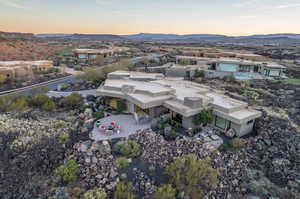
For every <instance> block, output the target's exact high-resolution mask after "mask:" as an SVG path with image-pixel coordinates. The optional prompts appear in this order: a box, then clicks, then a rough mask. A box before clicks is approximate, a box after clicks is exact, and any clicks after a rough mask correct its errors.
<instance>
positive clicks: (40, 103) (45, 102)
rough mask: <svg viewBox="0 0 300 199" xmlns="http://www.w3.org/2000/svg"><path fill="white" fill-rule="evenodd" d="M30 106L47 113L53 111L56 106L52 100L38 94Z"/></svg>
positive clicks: (32, 99)
mask: <svg viewBox="0 0 300 199" xmlns="http://www.w3.org/2000/svg"><path fill="white" fill-rule="evenodd" d="M30 105H31V106H34V107H38V108H41V109H43V110H45V111H53V110H54V109H55V108H56V105H55V103H54V101H53V99H52V98H50V97H49V96H47V95H45V94H38V95H35V96H33V97H32V98H31V100H30Z"/></svg>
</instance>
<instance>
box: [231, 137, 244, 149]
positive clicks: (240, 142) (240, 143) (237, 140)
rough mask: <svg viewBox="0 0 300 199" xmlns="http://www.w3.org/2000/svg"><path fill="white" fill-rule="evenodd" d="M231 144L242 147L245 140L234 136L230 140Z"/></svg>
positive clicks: (237, 147)
mask: <svg viewBox="0 0 300 199" xmlns="http://www.w3.org/2000/svg"><path fill="white" fill-rule="evenodd" d="M231 145H232V147H233V148H235V149H242V148H244V147H245V145H246V141H245V140H244V139H241V138H234V139H233V140H231Z"/></svg>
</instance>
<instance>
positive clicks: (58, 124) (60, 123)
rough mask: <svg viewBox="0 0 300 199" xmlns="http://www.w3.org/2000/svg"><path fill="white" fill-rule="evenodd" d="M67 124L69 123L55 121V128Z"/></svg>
mask: <svg viewBox="0 0 300 199" xmlns="http://www.w3.org/2000/svg"><path fill="white" fill-rule="evenodd" d="M66 125H67V124H66V122H64V121H58V122H56V123H55V128H64V127H66Z"/></svg>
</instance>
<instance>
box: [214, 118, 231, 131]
mask: <svg viewBox="0 0 300 199" xmlns="http://www.w3.org/2000/svg"><path fill="white" fill-rule="evenodd" d="M215 126H216V127H218V128H220V129H223V130H227V129H228V128H230V122H229V121H227V120H225V119H224V118H221V117H218V116H216V118H215Z"/></svg>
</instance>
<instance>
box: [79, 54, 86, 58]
mask: <svg viewBox="0 0 300 199" xmlns="http://www.w3.org/2000/svg"><path fill="white" fill-rule="evenodd" d="M78 57H79V59H86V58H87V54H79V55H78Z"/></svg>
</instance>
